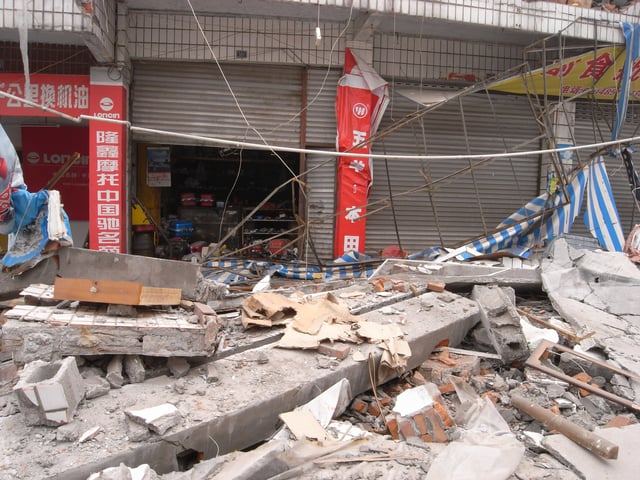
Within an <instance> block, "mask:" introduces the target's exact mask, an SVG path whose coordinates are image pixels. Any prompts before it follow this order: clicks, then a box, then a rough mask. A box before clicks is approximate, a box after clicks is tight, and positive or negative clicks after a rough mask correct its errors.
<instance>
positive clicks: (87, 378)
mask: <svg viewBox="0 0 640 480" xmlns="http://www.w3.org/2000/svg"><path fill="white" fill-rule="evenodd" d="M82 379H83V381H84V382H83V383H84V390H85V397H86V398H87V400H91V399H92V398H98V397H101V396H102V395H106V394H107V393H109V390H111V385H110V384H109V382H108V381H107V379H106V378H104V377H101V376H99V375H96V374H95V373H89V374H86V373H83V376H82Z"/></svg>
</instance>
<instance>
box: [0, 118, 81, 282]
mask: <svg viewBox="0 0 640 480" xmlns="http://www.w3.org/2000/svg"><path fill="white" fill-rule="evenodd" d="M70 232H71V227H70V225H69V218H68V217H67V214H66V213H65V212H64V210H63V209H62V203H61V201H60V193H59V192H58V191H56V190H51V191H48V190H41V191H39V192H36V193H31V192H29V191H28V190H27V186H26V185H25V183H24V178H23V175H22V168H21V166H20V161H19V160H18V155H17V154H16V150H15V148H14V147H13V144H12V143H11V140H9V137H8V136H7V133H6V132H5V131H4V128H2V126H1V125H0V233H4V234H9V245H8V252H7V253H6V255H5V256H4V257H3V258H2V269H3V270H4V271H8V270H9V271H12V272H17V271H20V272H21V271H24V270H27V269H28V268H31V267H33V266H34V265H35V264H36V263H38V262H39V261H41V260H42V259H44V258H46V257H47V256H49V255H51V254H53V253H54V252H55V251H56V250H57V249H58V248H59V247H60V246H71V245H72V244H73V241H72V238H71V233H70Z"/></svg>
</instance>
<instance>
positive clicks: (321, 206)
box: [306, 68, 341, 261]
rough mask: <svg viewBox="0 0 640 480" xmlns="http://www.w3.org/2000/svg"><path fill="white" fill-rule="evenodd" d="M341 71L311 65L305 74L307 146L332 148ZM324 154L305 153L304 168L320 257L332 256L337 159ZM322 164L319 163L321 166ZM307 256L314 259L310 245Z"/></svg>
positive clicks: (310, 214)
mask: <svg viewBox="0 0 640 480" xmlns="http://www.w3.org/2000/svg"><path fill="white" fill-rule="evenodd" d="M340 74H341V72H340V71H339V70H327V69H326V68H311V69H309V70H308V77H307V102H308V103H310V105H309V108H308V110H307V136H306V138H307V147H314V146H319V147H323V149H326V150H332V149H334V148H335V144H336V113H335V111H336V110H335V102H336V86H337V84H338V79H339V78H340ZM327 160H329V159H328V158H327V157H326V156H321V155H313V154H309V155H307V168H308V169H313V168H315V170H313V171H312V172H311V174H309V176H308V178H307V180H306V183H307V185H308V187H309V189H308V198H307V207H308V208H307V214H308V219H309V225H310V232H311V239H312V240H313V243H314V247H315V249H316V253H317V254H318V256H319V257H320V259H321V260H323V261H328V260H332V259H333V232H334V226H335V220H334V216H333V215H334V208H335V185H336V167H335V165H336V162H335V158H331V159H330V161H327ZM320 165H322V166H320ZM307 258H308V259H309V261H315V257H314V255H313V252H312V251H311V250H310V248H307Z"/></svg>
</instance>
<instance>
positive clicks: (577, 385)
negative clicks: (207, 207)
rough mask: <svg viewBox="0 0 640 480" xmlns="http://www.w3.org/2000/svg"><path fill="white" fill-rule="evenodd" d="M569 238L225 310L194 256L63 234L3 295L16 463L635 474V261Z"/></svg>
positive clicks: (285, 291)
mask: <svg viewBox="0 0 640 480" xmlns="http://www.w3.org/2000/svg"><path fill="white" fill-rule="evenodd" d="M572 243H573V242H572V241H571V238H559V239H556V240H555V241H553V242H552V243H551V244H550V245H549V246H548V247H547V249H546V250H545V251H544V252H540V253H541V256H540V260H539V261H538V260H536V261H535V262H533V261H530V262H524V263H523V262H514V261H513V259H508V260H509V266H510V267H513V266H514V264H516V263H519V265H518V267H517V268H506V267H505V263H503V261H502V260H500V259H498V260H485V261H482V262H478V261H476V262H473V263H469V264H465V263H458V262H455V261H448V262H441V263H438V262H426V261H410V260H405V259H387V260H386V261H385V262H384V263H383V264H382V265H381V266H380V267H379V268H378V269H377V270H376V272H375V273H374V275H372V276H371V277H370V278H368V279H360V280H354V281H352V282H350V283H348V284H344V285H340V286H338V287H337V288H335V287H336V286H335V285H331V287H332V288H331V290H330V291H322V290H323V285H321V284H317V283H316V284H313V283H312V284H301V283H299V284H288V285H286V286H283V288H281V289H273V290H268V291H264V292H259V293H247V294H245V295H243V296H242V298H241V299H240V301H238V302H236V304H235V307H234V308H226V309H224V310H223V309H221V308H219V307H220V305H221V304H223V303H224V301H225V298H228V296H227V295H226V294H227V293H228V292H227V291H226V290H225V287H224V286H221V285H216V284H213V283H207V282H206V281H205V280H204V279H202V278H201V276H199V275H198V272H197V265H191V264H187V265H185V264H184V262H173V261H155V259H146V258H144V259H143V258H142V257H133V256H127V255H112V254H99V253H98V252H87V251H81V250H80V249H61V252H60V256H61V260H62V261H60V264H59V269H58V270H55V274H54V276H53V277H51V276H49V275H50V273H51V271H52V270H51V268H52V267H50V266H46V265H45V266H43V267H41V275H40V277H37V276H34V275H35V274H34V273H30V272H25V273H26V274H27V278H25V279H21V280H19V282H23V283H24V282H27V283H28V284H24V285H23V284H20V290H21V292H22V294H21V295H19V296H16V297H15V298H10V299H9V300H7V301H5V302H4V304H3V308H4V312H3V316H2V320H1V322H2V337H1V341H2V343H1V346H2V348H0V429H1V430H2V432H3V435H2V438H1V439H0V446H1V449H2V452H3V455H2V458H1V459H0V478H3V479H5V478H6V479H10V480H17V479H27V478H28V479H38V478H43V479H44V478H51V479H65V480H68V479H70V480H74V479H81V480H86V479H92V480H97V479H113V480H120V479H123V480H124V479H132V478H136V479H163V480H200V479H202V480H205V479H225V480H228V479H234V480H241V479H246V480H249V479H258V480H260V479H264V480H268V479H270V480H282V479H286V478H309V479H311V478H313V479H354V480H355V479H359V478H398V479H425V478H426V479H427V480H431V479H438V480H442V479H445V480H446V479H462V478H464V479H485V478H491V479H498V480H499V479H511V480H513V479H547V478H554V479H567V480H573V479H602V478H616V479H626V478H628V479H631V478H636V472H637V471H638V469H640V457H638V456H637V455H634V454H633V453H634V450H635V449H637V448H638V447H640V444H639V442H640V424H639V423H638V418H639V415H640V401H639V400H640V300H638V299H639V298H640V270H639V269H638V266H637V265H636V264H634V263H633V262H632V261H631V260H630V258H629V257H628V256H626V255H625V254H622V253H608V252H602V251H599V250H595V249H586V248H578V247H574V246H572ZM89 259H90V262H89V261H88V260H89ZM145 261H149V262H150V263H149V264H148V265H149V267H148V268H147V269H146V271H147V272H149V271H152V272H153V273H151V274H145V273H144V272H143V270H145V269H142V268H140V263H139V262H145ZM83 264H84V265H87V264H92V265H96V267H95V268H94V269H89V271H86V270H87V268H86V267H84V270H85V271H82V269H83V268H82V267H81V265H83ZM526 267H528V268H526ZM48 276H49V277H48ZM35 278H40V279H43V278H44V280H43V281H42V282H34V281H33V279H35ZM59 278H62V279H63V280H62V281H61V280H59ZM87 282H88V283H87ZM6 283H7V281H6V280H5V281H4V284H5V285H6ZM14 286H15V285H14ZM292 287H293V288H292ZM324 287H326V285H325V286H324ZM155 289H161V290H155ZM176 292H177V293H178V294H177V296H176ZM5 298H7V296H6V295H5Z"/></svg>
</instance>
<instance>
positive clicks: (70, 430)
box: [56, 423, 80, 442]
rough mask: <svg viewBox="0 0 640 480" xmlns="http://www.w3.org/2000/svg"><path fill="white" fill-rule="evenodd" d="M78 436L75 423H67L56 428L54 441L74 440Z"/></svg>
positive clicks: (78, 431)
mask: <svg viewBox="0 0 640 480" xmlns="http://www.w3.org/2000/svg"><path fill="white" fill-rule="evenodd" d="M78 438H80V430H79V428H78V425H76V424H75V423H67V424H65V425H60V426H59V427H58V428H56V442H75V441H76V440H78Z"/></svg>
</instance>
